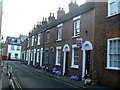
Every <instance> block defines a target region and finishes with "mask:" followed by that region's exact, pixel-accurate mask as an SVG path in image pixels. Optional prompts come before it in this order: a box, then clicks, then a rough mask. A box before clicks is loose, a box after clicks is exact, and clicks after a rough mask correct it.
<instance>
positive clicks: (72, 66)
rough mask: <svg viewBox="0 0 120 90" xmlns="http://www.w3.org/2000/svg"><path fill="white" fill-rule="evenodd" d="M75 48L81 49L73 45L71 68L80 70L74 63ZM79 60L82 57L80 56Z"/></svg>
mask: <svg viewBox="0 0 120 90" xmlns="http://www.w3.org/2000/svg"><path fill="white" fill-rule="evenodd" d="M75 48H78V49H79V47H78V46H77V44H73V45H72V62H71V68H79V64H78V65H75V64H74V61H75V59H74V56H75V55H74V54H75V52H74V49H75ZM79 58H80V56H79ZM78 63H79V61H78Z"/></svg>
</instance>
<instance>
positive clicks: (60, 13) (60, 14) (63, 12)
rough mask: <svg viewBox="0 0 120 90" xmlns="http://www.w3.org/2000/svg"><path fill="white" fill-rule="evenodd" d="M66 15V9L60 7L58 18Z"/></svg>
mask: <svg viewBox="0 0 120 90" xmlns="http://www.w3.org/2000/svg"><path fill="white" fill-rule="evenodd" d="M63 15H65V11H64V9H63V8H62V10H61V8H60V7H59V10H58V11H57V18H60V17H61V16H63Z"/></svg>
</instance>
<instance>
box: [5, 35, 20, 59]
mask: <svg viewBox="0 0 120 90" xmlns="http://www.w3.org/2000/svg"><path fill="white" fill-rule="evenodd" d="M5 46H6V55H7V58H8V60H20V54H21V42H20V39H19V38H16V37H9V36H8V37H7V38H6V41H5Z"/></svg>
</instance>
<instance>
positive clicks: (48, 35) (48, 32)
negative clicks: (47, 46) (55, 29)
mask: <svg viewBox="0 0 120 90" xmlns="http://www.w3.org/2000/svg"><path fill="white" fill-rule="evenodd" d="M49 39H50V30H47V31H46V43H49Z"/></svg>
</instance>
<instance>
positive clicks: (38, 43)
mask: <svg viewBox="0 0 120 90" xmlns="http://www.w3.org/2000/svg"><path fill="white" fill-rule="evenodd" d="M40 39H41V34H38V41H37V45H40Z"/></svg>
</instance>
